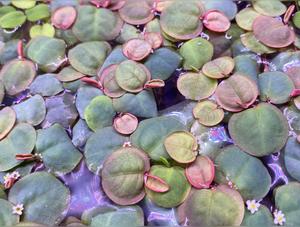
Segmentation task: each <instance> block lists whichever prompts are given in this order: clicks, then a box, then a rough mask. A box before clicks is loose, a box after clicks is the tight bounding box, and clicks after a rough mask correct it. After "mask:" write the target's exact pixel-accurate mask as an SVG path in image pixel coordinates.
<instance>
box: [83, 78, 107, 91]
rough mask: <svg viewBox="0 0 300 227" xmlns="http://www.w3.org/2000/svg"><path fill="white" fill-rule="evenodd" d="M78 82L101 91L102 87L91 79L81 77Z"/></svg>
mask: <svg viewBox="0 0 300 227" xmlns="http://www.w3.org/2000/svg"><path fill="white" fill-rule="evenodd" d="M80 80H81V81H82V82H84V83H87V84H89V85H91V86H94V87H96V88H99V89H100V90H103V86H102V84H101V83H100V82H99V81H96V80H94V79H91V78H89V77H86V76H85V77H82V78H81V79H80Z"/></svg>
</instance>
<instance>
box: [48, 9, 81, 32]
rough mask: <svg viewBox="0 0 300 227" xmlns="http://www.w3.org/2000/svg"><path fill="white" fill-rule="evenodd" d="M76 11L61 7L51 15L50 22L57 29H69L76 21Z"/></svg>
mask: <svg viewBox="0 0 300 227" xmlns="http://www.w3.org/2000/svg"><path fill="white" fill-rule="evenodd" d="M76 16H77V11H76V9H75V8H74V7H72V6H64V7H61V8H59V9H57V10H55V12H54V13H53V14H52V17H51V22H52V24H53V25H54V26H55V27H56V28H58V29H63V30H66V29H69V28H70V27H71V26H72V25H73V23H74V22H75V20H76Z"/></svg>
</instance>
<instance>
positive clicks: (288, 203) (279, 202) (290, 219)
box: [274, 182, 300, 226]
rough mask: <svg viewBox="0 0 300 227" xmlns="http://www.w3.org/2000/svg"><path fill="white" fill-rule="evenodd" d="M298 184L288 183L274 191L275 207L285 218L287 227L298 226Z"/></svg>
mask: <svg viewBox="0 0 300 227" xmlns="http://www.w3.org/2000/svg"><path fill="white" fill-rule="evenodd" d="M299 195H300V184H299V183H298V182H290V183H288V184H287V185H282V186H280V187H278V188H276V189H275V192H274V197H275V205H276V208H277V209H279V210H281V211H282V213H283V214H284V216H285V219H286V222H285V223H284V224H285V225H287V226H289V225H290V226H297V225H299V224H300V221H299V215H300V206H299V204H300V196H299Z"/></svg>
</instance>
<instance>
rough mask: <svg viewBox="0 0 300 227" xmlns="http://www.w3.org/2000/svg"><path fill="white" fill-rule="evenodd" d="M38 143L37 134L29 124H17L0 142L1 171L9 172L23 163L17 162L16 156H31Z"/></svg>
mask: <svg viewBox="0 0 300 227" xmlns="http://www.w3.org/2000/svg"><path fill="white" fill-rule="evenodd" d="M35 142H36V132H35V130H34V128H33V127H32V126H31V125H30V124H27V123H20V124H17V125H16V126H15V127H14V128H13V129H12V131H11V132H10V133H9V134H8V135H7V137H5V138H4V139H3V140H1V141H0V151H1V152H0V171H7V170H10V169H12V168H14V167H15V166H17V165H19V164H20V163H22V161H18V160H16V157H15V156H16V154H30V153H31V152H32V150H33V148H34V145H35Z"/></svg>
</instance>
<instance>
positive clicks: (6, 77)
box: [0, 59, 36, 95]
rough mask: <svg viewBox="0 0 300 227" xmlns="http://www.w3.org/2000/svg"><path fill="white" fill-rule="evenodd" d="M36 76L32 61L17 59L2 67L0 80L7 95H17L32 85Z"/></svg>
mask: <svg viewBox="0 0 300 227" xmlns="http://www.w3.org/2000/svg"><path fill="white" fill-rule="evenodd" d="M35 75H36V70H35V66H34V64H33V63H32V62H31V61H27V60H23V61H22V60H19V59H16V60H13V61H10V62H8V63H6V64H5V65H4V66H3V67H2V69H1V72H0V79H1V80H2V82H3V85H4V87H5V90H6V92H7V94H9V95H16V94H18V93H20V92H22V91H24V90H25V89H26V88H27V87H28V86H29V85H30V84H31V82H32V81H33V79H34V77H35Z"/></svg>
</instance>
